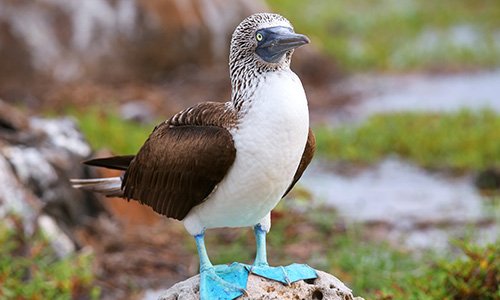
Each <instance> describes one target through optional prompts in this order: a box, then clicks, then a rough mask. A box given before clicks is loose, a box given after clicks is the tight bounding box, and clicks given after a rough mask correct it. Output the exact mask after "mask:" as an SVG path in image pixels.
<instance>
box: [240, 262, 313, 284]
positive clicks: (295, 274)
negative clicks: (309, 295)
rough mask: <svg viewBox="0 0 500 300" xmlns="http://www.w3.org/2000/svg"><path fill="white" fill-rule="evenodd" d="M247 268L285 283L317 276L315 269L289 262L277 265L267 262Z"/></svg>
mask: <svg viewBox="0 0 500 300" xmlns="http://www.w3.org/2000/svg"><path fill="white" fill-rule="evenodd" d="M247 268H248V271H249V272H250V273H252V274H255V275H259V276H261V277H264V278H268V279H271V280H274V281H279V282H282V283H284V284H287V285H289V284H291V283H293V282H296V281H299V280H304V279H314V278H317V277H318V275H317V274H316V271H314V269H313V268H311V267H309V266H308V265H305V264H291V265H288V266H278V267H270V266H269V265H267V264H261V265H253V266H249V267H247Z"/></svg>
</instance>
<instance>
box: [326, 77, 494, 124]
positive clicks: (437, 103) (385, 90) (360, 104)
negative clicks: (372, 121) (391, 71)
mask: <svg viewBox="0 0 500 300" xmlns="http://www.w3.org/2000/svg"><path fill="white" fill-rule="evenodd" d="M344 87H345V88H346V89H348V90H353V93H355V94H357V95H359V97H360V100H359V101H357V102H356V104H355V105H353V106H352V107H349V108H348V109H347V115H348V116H349V119H354V120H356V121H359V120H363V119H365V118H367V117H369V116H371V115H374V114H377V113H384V112H397V111H421V112H453V111H457V110H460V109H464V108H467V109H470V110H481V109H484V108H490V109H492V110H494V111H496V112H499V113H500V96H499V95H500V69H497V70H494V71H481V72H476V73H466V74H453V75H449V74H448V75H425V74H410V75H397V76H390V75H377V76H374V75H358V76H353V77H352V78H350V79H348V80H347V82H346V83H345V85H344ZM342 113H345V112H342ZM337 117H338V116H334V117H333V119H334V121H335V119H336V118H337ZM341 117H342V118H343V120H344V121H345V115H342V116H341ZM348 121H349V120H348Z"/></svg>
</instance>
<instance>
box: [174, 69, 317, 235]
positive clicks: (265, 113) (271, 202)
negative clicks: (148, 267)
mask: <svg viewBox="0 0 500 300" xmlns="http://www.w3.org/2000/svg"><path fill="white" fill-rule="evenodd" d="M254 97H255V98H254V100H253V101H252V104H251V107H250V108H249V109H248V111H247V113H246V115H245V116H244V117H243V119H242V120H241V122H240V124H239V126H238V127H237V128H236V129H234V130H233V132H232V134H233V139H234V144H235V147H236V159H235V162H234V164H233V166H232V167H231V169H230V171H229V172H228V175H227V176H226V177H225V178H224V179H223V180H222V181H221V182H220V183H219V185H218V186H217V188H216V190H215V191H214V192H213V193H212V194H211V195H210V196H209V198H208V199H206V200H205V202H204V203H202V204H200V205H198V206H196V207H195V208H193V209H192V210H191V212H190V213H189V214H188V216H187V217H186V218H185V219H184V225H185V226H186V228H187V230H188V231H189V232H190V233H191V234H193V235H195V234H198V233H200V232H202V231H203V230H204V229H207V228H216V227H245V226H253V225H255V224H257V223H258V222H259V221H260V220H261V219H262V218H263V217H265V216H266V215H267V214H268V213H269V212H270V211H271V210H272V209H273V208H274V207H275V206H276V204H277V203H278V202H279V200H280V199H281V197H282V196H283V194H284V192H285V191H286V189H287V188H288V186H289V185H290V184H291V182H292V179H293V176H294V175H295V172H296V171H297V168H298V165H299V162H300V159H301V157H302V154H303V152H304V148H305V144H306V141H307V134H308V130H309V112H308V108H307V99H306V96H305V93H304V89H303V87H302V84H301V82H300V80H299V78H298V77H297V76H296V75H295V74H294V73H293V72H291V71H288V72H281V73H273V74H270V75H268V76H267V78H266V80H265V81H263V82H262V83H261V84H260V85H259V88H258V89H257V91H256V93H255V95H254Z"/></svg>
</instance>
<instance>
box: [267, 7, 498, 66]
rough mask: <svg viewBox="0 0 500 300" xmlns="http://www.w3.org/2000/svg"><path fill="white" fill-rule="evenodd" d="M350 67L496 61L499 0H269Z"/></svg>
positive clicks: (317, 42) (327, 51) (468, 64)
mask: <svg viewBox="0 0 500 300" xmlns="http://www.w3.org/2000/svg"><path fill="white" fill-rule="evenodd" d="M267 2H268V3H269V5H270V6H271V7H272V8H273V9H274V10H275V11H276V12H278V13H281V14H283V15H285V16H286V17H287V18H289V19H290V21H291V22H292V23H293V24H294V26H295V27H296V28H298V30H299V31H300V32H304V33H306V34H308V35H309V36H310V37H312V40H313V43H314V44H316V45H318V46H319V47H320V48H321V49H323V50H324V51H325V52H326V53H328V54H330V55H331V56H332V57H334V58H335V59H336V60H337V62H338V63H339V64H340V65H341V66H342V67H343V68H345V69H348V70H372V69H382V70H408V69H436V68H437V69H461V68H477V67H491V66H498V65H499V64H500V59H499V57H500V41H499V36H498V32H499V29H500V3H499V2H498V1H497V0H483V1H474V0H441V1H416V0H406V1H398V0H383V1H363V0H353V1H330V0H318V1H301V0H268V1H267Z"/></svg>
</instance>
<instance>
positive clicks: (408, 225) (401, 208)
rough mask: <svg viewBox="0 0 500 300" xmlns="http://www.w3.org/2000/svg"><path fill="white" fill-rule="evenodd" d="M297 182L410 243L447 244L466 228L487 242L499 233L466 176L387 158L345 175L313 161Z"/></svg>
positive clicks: (389, 235)
mask: <svg viewBox="0 0 500 300" xmlns="http://www.w3.org/2000/svg"><path fill="white" fill-rule="evenodd" d="M301 183H302V184H303V185H304V186H305V187H306V188H307V189H309V190H310V191H311V192H312V194H313V196H314V199H318V201H323V202H324V203H326V204H328V205H332V206H334V207H335V208H336V209H337V210H338V212H339V214H340V216H341V217H343V218H345V219H346V220H349V221H355V222H359V223H365V224H374V227H377V228H379V229H380V228H383V230H384V231H386V232H385V236H386V237H387V238H389V239H390V240H393V241H398V240H401V239H403V240H404V243H405V244H406V245H407V246H409V247H411V248H442V247H446V245H447V244H448V240H449V238H450V237H463V236H464V235H466V234H467V230H468V228H476V229H478V230H481V234H478V235H480V236H481V238H482V239H485V240H486V241H488V240H495V238H496V237H497V236H498V226H497V225H496V224H494V218H493V217H492V216H490V215H488V213H487V211H486V209H485V208H484V204H483V203H484V201H483V199H482V197H481V195H480V194H479V193H478V191H477V190H476V189H475V188H474V186H473V183H472V178H471V177H470V176H463V177H457V178H455V177H454V178H450V177H447V176H445V175H440V174H434V173H429V172H427V171H425V170H422V169H420V168H418V167H415V166H413V165H410V164H408V163H405V162H402V161H400V160H397V159H387V160H385V161H383V162H381V163H379V164H378V165H376V166H375V167H373V168H370V169H365V170H361V171H359V172H356V174H354V175H349V176H347V175H345V174H339V173H337V172H335V171H332V168H325V166H324V164H322V166H320V165H319V164H316V165H313V166H312V167H310V169H308V171H306V173H305V175H304V177H303V179H302V180H301Z"/></svg>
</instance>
